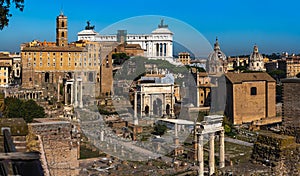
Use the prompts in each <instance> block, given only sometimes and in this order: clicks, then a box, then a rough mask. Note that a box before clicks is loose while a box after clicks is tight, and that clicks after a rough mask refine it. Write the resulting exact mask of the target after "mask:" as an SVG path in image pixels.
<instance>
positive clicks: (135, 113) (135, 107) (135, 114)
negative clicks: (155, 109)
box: [133, 91, 137, 118]
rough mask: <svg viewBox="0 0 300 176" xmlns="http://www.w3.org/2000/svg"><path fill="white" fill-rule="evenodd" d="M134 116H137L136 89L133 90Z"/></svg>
mask: <svg viewBox="0 0 300 176" xmlns="http://www.w3.org/2000/svg"><path fill="white" fill-rule="evenodd" d="M133 108H134V118H137V91H135V92H134V107H133Z"/></svg>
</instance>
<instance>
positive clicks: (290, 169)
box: [251, 133, 300, 175]
mask: <svg viewBox="0 0 300 176" xmlns="http://www.w3.org/2000/svg"><path fill="white" fill-rule="evenodd" d="M251 158H252V161H253V162H254V163H258V164H264V165H267V166H270V167H271V168H272V172H273V173H274V174H275V175H299V174H300V145H299V144H297V143H295V139H294V137H292V136H285V135H278V134H274V133H263V134H260V135H259V136H258V138H257V141H256V143H255V144H254V147H253V153H252V156H251Z"/></svg>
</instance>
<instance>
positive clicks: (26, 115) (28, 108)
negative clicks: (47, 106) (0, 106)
mask: <svg viewBox="0 0 300 176" xmlns="http://www.w3.org/2000/svg"><path fill="white" fill-rule="evenodd" d="M21 109H23V113H22V116H23V119H24V120H25V121H26V122H27V123H28V122H32V120H33V118H44V117H45V111H44V108H43V107H41V106H39V105H38V104H37V103H36V102H35V101H34V100H28V101H25V102H23V103H22V106H21Z"/></svg>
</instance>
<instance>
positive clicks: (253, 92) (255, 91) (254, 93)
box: [250, 87, 257, 95]
mask: <svg viewBox="0 0 300 176" xmlns="http://www.w3.org/2000/svg"><path fill="white" fill-rule="evenodd" d="M250 94H251V95H257V88H256V87H251V89H250Z"/></svg>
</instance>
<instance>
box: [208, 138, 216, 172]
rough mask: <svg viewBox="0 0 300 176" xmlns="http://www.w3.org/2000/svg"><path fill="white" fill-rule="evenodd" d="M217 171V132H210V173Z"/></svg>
mask: <svg viewBox="0 0 300 176" xmlns="http://www.w3.org/2000/svg"><path fill="white" fill-rule="evenodd" d="M214 173H215V133H210V134H209V175H213V174H214Z"/></svg>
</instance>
